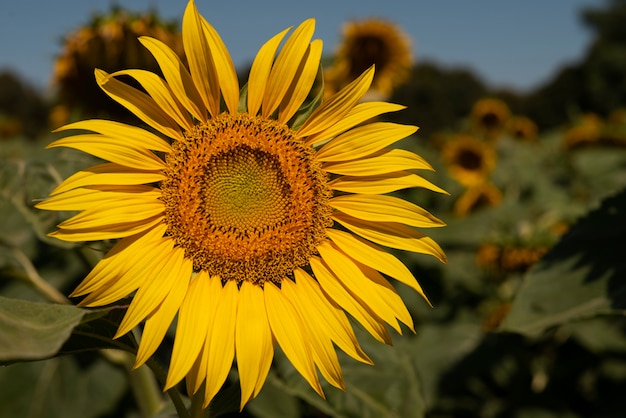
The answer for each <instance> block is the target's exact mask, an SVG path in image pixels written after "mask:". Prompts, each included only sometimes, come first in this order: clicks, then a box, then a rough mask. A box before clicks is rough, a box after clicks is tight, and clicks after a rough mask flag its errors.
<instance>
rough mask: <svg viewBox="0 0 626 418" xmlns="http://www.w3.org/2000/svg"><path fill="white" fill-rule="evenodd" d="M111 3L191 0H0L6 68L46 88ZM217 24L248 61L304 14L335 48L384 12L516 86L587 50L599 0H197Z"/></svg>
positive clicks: (166, 10)
mask: <svg viewBox="0 0 626 418" xmlns="http://www.w3.org/2000/svg"><path fill="white" fill-rule="evenodd" d="M111 4H118V5H121V6H124V7H126V8H128V9H130V10H133V11H145V10H148V9H150V8H152V9H156V10H157V11H158V13H159V14H160V16H162V17H163V18H167V19H177V20H178V21H180V17H182V13H183V11H184V9H185V5H186V0H117V1H109V0H53V1H48V0H2V1H1V3H0V69H7V68H9V69H12V70H14V71H16V72H18V73H19V74H20V75H21V76H22V77H23V78H24V79H25V80H26V81H28V82H30V83H32V84H34V85H36V86H38V87H41V88H45V87H46V86H47V85H48V82H49V78H50V74H51V70H52V63H53V60H54V57H55V56H56V55H57V54H58V53H59V51H60V40H61V39H62V37H63V36H64V35H65V34H67V33H69V32H71V31H72V30H74V29H76V28H77V27H79V26H80V25H82V24H84V23H86V22H87V21H88V20H89V18H90V16H91V14H92V13H94V12H105V11H107V10H109V6H110V5H111ZM196 4H197V6H198V9H199V10H200V12H201V13H202V14H203V16H204V17H205V18H207V20H208V21H209V22H210V23H211V24H212V25H213V26H214V27H215V28H216V29H217V30H218V31H219V33H220V34H221V36H222V38H223V39H224V42H225V43H226V45H227V46H228V48H229V50H230V51H231V54H232V56H233V60H234V61H235V65H245V64H246V63H248V62H251V60H252V59H253V57H254V55H255V53H256V51H257V50H258V48H259V47H260V46H261V45H262V43H263V42H264V41H265V40H267V39H268V38H269V37H271V36H272V35H274V34H275V33H277V32H279V31H280V30H282V29H284V28H285V27H288V26H291V25H297V24H298V23H300V22H301V21H302V20H304V19H306V18H309V17H314V18H316V20H317V27H316V37H317V38H320V39H322V40H323V41H324V51H325V53H331V52H332V51H333V50H334V49H335V47H336V45H337V42H338V41H339V39H340V34H341V25H342V23H343V22H344V21H346V20H349V19H360V18H365V17H372V16H376V17H384V18H387V19H389V20H391V21H392V22H395V23H396V24H398V25H399V26H401V27H402V29H403V30H404V31H405V32H406V33H407V34H408V35H409V36H410V37H411V39H412V41H413V47H414V55H415V57H416V59H417V60H421V61H426V60H428V61H434V62H436V63H439V64H441V65H443V66H446V67H467V68H470V69H472V70H474V71H475V72H476V74H477V75H478V76H479V77H481V78H482V79H483V80H484V81H486V82H487V83H489V84H490V85H492V86H498V87H502V86H507V87H512V88H516V89H518V90H525V89H530V88H533V87H536V86H537V85H538V84H540V83H542V82H544V81H547V80H548V79H549V78H550V77H551V76H552V75H553V74H554V72H555V71H556V70H557V69H558V68H559V67H560V66H562V65H564V64H568V63H572V62H576V61H577V60H579V59H581V58H582V57H583V55H584V53H585V51H586V49H587V47H588V46H589V43H590V41H591V36H592V33H591V32H590V31H589V30H588V29H587V28H586V27H585V26H584V25H583V24H582V22H581V20H580V17H579V16H580V10H581V8H584V7H601V6H604V5H605V4H606V2H605V1H603V0H523V1H521V0H518V1H513V0H509V1H506V0H438V1H433V0H430V1H426V0H360V1H356V0H350V1H348V0H311V1H306V2H304V1H299V0H298V1H295V0H239V1H237V0H234V1H223V0H222V1H217V0H196Z"/></svg>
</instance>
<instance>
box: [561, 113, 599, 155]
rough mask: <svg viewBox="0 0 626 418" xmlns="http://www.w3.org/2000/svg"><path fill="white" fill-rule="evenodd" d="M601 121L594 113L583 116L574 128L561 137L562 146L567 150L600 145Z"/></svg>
mask: <svg viewBox="0 0 626 418" xmlns="http://www.w3.org/2000/svg"><path fill="white" fill-rule="evenodd" d="M602 125H603V123H602V119H600V117H599V116H598V115H596V114H594V113H587V114H585V115H583V116H582V117H581V118H580V119H579V120H578V121H577V122H576V124H575V125H574V126H572V127H571V128H569V129H568V130H567V131H566V132H565V135H564V137H563V142H564V146H565V148H566V149H568V150H572V149H576V148H582V147H588V146H597V145H601V142H600V138H601V137H602Z"/></svg>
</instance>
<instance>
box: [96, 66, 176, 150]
mask: <svg viewBox="0 0 626 418" xmlns="http://www.w3.org/2000/svg"><path fill="white" fill-rule="evenodd" d="M95 74H96V82H97V83H98V85H99V86H100V88H101V89H102V90H103V91H104V92H105V93H106V94H107V95H108V96H109V97H111V98H112V99H113V100H115V101H116V102H118V103H119V104H121V105H122V106H124V107H125V108H126V109H128V110H130V111H131V112H133V114H135V115H136V116H137V117H138V118H139V119H141V120H142V121H144V122H145V123H147V124H148V125H150V126H151V127H153V128H154V129H156V130H157V131H159V132H161V133H162V134H163V135H166V136H169V137H170V138H174V139H182V137H183V136H182V133H181V132H180V128H179V127H178V125H177V124H176V122H175V121H174V119H172V118H171V117H170V116H168V115H167V113H165V112H164V111H163V109H161V108H160V107H159V105H158V104H157V103H156V102H155V101H154V99H153V98H151V97H150V96H148V95H147V94H145V93H143V92H141V91H139V90H137V89H135V88H133V87H130V86H129V85H127V84H124V83H122V82H121V81H118V80H116V79H115V78H114V77H113V75H110V74H107V73H106V71H102V70H99V69H96V70H95Z"/></svg>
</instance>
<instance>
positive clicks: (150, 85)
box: [110, 70, 193, 131]
mask: <svg viewBox="0 0 626 418" xmlns="http://www.w3.org/2000/svg"><path fill="white" fill-rule="evenodd" d="M120 75H126V76H129V77H132V78H134V79H135V80H137V82H138V83H139V84H141V87H143V88H144V90H146V92H147V93H148V95H149V96H150V97H152V99H153V100H154V101H155V103H156V104H157V105H158V106H159V108H160V109H161V111H162V112H164V113H165V114H167V115H168V116H169V117H170V118H172V119H173V120H174V121H176V123H177V124H178V125H179V126H180V127H182V128H183V129H185V130H187V131H190V130H191V129H193V121H192V120H191V118H190V117H189V114H187V112H186V111H185V109H184V108H182V107H181V106H180V104H179V102H178V101H177V100H176V99H174V97H173V96H172V91H171V90H170V88H169V86H168V85H167V84H166V83H165V81H163V80H162V79H161V77H159V76H158V75H156V74H154V73H152V72H150V71H146V70H122V71H116V72H114V73H112V74H110V77H117V76H120Z"/></svg>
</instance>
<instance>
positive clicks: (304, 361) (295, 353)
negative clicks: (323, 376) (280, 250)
mask: <svg viewBox="0 0 626 418" xmlns="http://www.w3.org/2000/svg"><path fill="white" fill-rule="evenodd" d="M286 280H288V279H286ZM283 282H284V281H283ZM263 294H264V295H265V307H266V310H267V319H268V320H269V323H270V327H271V329H272V335H274V337H275V338H276V341H278V344H279V345H280V347H281V348H282V349H283V352H284V353H285V355H286V356H287V358H288V359H289V361H290V362H291V364H293V366H294V367H295V368H296V370H298V372H300V374H301V375H302V376H303V377H304V378H305V379H306V381H307V382H309V385H311V387H312V388H313V389H314V390H315V391H316V392H317V393H318V394H319V395H320V396H321V397H322V398H323V397H324V392H323V391H322V386H321V385H320V381H319V378H318V377H317V372H316V370H315V364H314V362H313V355H312V353H311V349H310V345H309V344H310V343H309V342H308V341H307V338H305V336H304V333H305V330H304V324H303V323H302V319H301V318H300V315H299V314H298V311H297V310H296V309H295V308H294V307H293V306H292V304H291V302H289V300H288V299H287V298H286V297H285V296H284V295H283V293H282V292H281V290H279V289H278V287H276V285H275V284H273V283H272V282H267V283H265V286H264V288H263Z"/></svg>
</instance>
